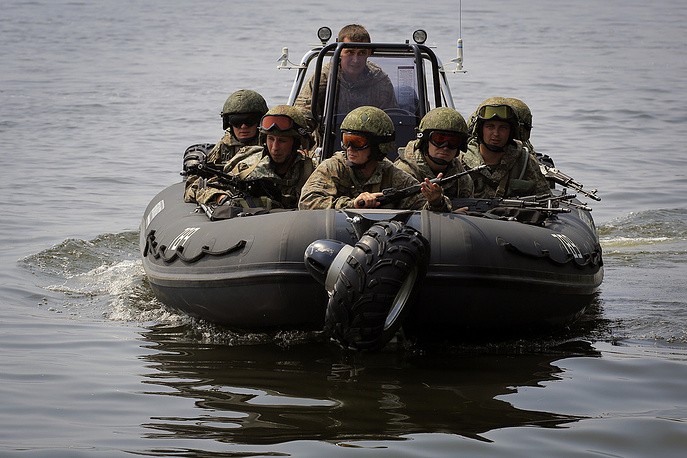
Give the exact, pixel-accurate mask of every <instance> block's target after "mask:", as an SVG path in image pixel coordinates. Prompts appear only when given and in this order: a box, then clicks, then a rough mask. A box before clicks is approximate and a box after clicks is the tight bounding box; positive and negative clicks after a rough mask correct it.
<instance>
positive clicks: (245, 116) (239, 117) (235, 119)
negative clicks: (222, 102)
mask: <svg viewBox="0 0 687 458" xmlns="http://www.w3.org/2000/svg"><path fill="white" fill-rule="evenodd" d="M227 120H228V121H229V124H231V125H232V126H234V127H241V126H242V125H244V124H245V125H247V126H254V125H256V124H257V123H258V121H260V115H259V114H255V113H240V114H230V115H227Z"/></svg>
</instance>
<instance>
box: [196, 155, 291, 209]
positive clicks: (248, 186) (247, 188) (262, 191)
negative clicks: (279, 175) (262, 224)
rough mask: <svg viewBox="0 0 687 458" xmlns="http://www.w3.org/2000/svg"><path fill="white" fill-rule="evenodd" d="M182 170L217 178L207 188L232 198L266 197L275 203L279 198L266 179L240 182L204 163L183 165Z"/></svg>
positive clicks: (215, 167) (240, 180)
mask: <svg viewBox="0 0 687 458" xmlns="http://www.w3.org/2000/svg"><path fill="white" fill-rule="evenodd" d="M184 169H185V171H186V172H187V173H188V174H193V175H198V176H200V177H203V178H217V181H216V182H209V183H207V186H210V187H213V188H218V189H223V190H227V191H230V192H231V194H232V196H233V197H241V196H245V195H249V196H253V197H261V196H267V197H269V198H270V199H273V200H277V201H278V200H279V199H280V198H281V191H280V190H279V188H278V187H277V186H276V185H275V183H274V182H273V181H272V180H270V179H268V178H254V179H249V180H246V179H244V180H242V179H240V178H239V177H237V176H236V175H230V174H228V173H226V172H224V171H223V170H221V169H220V168H218V167H217V166H215V165H210V164H208V163H206V162H198V163H192V164H188V165H186V164H185V167H184Z"/></svg>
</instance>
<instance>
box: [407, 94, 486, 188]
mask: <svg viewBox="0 0 687 458" xmlns="http://www.w3.org/2000/svg"><path fill="white" fill-rule="evenodd" d="M467 143H468V126H467V123H466V122H465V119H464V118H463V116H461V114H460V113H458V112H457V111H456V110H454V109H453V108H449V107H438V108H434V109H433V110H431V111H429V112H428V113H427V114H426V115H425V116H424V117H423V118H422V120H420V125H419V126H418V129H417V139H416V140H411V141H410V142H408V145H406V147H405V149H404V150H399V156H398V159H397V160H396V162H394V165H395V166H396V167H398V168H399V169H401V170H403V171H405V172H408V173H409V174H411V175H412V176H414V177H415V179H416V180H418V181H423V180H424V179H425V178H429V179H433V178H437V176H438V175H439V174H440V173H441V174H443V176H444V177H447V176H451V175H455V174H457V173H460V172H463V171H465V168H464V167H463V164H461V163H460V161H459V160H458V152H459V151H463V152H464V151H465V150H466V149H467ZM441 186H442V188H443V189H444V195H446V196H447V197H449V198H457V197H472V191H473V184H472V179H471V178H470V176H469V175H463V176H461V177H458V178H457V179H455V180H452V181H449V182H444V183H442V184H441Z"/></svg>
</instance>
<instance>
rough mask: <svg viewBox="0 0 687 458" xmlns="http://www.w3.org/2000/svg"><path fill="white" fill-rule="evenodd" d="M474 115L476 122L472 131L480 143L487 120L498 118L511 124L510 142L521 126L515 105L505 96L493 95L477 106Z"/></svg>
mask: <svg viewBox="0 0 687 458" xmlns="http://www.w3.org/2000/svg"><path fill="white" fill-rule="evenodd" d="M473 116H475V122H474V126H473V131H472V133H473V135H474V136H475V137H477V140H478V141H479V142H480V143H481V142H482V125H483V124H484V121H486V120H489V119H497V120H499V121H505V122H507V123H508V124H510V135H509V136H508V142H509V143H510V142H512V141H513V139H514V138H515V136H516V133H517V131H518V128H519V126H520V123H519V121H518V116H517V115H516V114H515V111H514V110H513V107H511V106H510V104H509V103H508V99H506V98H504V97H491V98H488V99H486V100H485V101H484V102H482V103H481V104H480V105H479V107H477V110H476V111H475V113H473Z"/></svg>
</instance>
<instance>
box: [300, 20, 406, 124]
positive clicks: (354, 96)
mask: <svg viewBox="0 0 687 458" xmlns="http://www.w3.org/2000/svg"><path fill="white" fill-rule="evenodd" d="M337 41H338V42H343V43H370V34H369V33H368V31H367V30H366V29H365V27H363V26H362V25H358V24H349V25H347V26H344V27H343V28H342V29H341V30H340V31H339V35H338V38H337ZM370 54H372V50H370V49H361V48H346V49H343V50H342V51H341V60H340V68H339V73H338V85H339V90H338V99H337V103H336V106H335V109H334V112H335V113H348V112H350V111H351V110H353V109H354V108H357V107H360V106H363V105H373V106H376V107H378V108H381V109H387V108H396V107H397V106H398V103H397V101H396V94H395V92H394V86H393V84H392V83H391V80H390V79H389V76H388V75H387V74H386V73H384V71H383V70H382V69H381V67H379V66H378V65H376V64H373V63H372V62H368V60H367V58H368V57H370ZM330 70H331V64H330V63H327V64H324V65H323V66H322V75H321V77H320V87H319V93H318V106H317V111H316V112H317V114H318V115H320V116H322V113H323V111H324V98H325V91H326V89H327V78H328V76H329V73H330ZM313 80H314V75H313V76H311V77H310V79H309V80H308V81H306V83H305V84H304V85H303V88H302V89H301V93H300V94H299V95H298V98H297V99H296V106H300V107H303V108H305V109H306V110H308V111H310V110H311V105H312V94H313V87H312V86H313Z"/></svg>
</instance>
